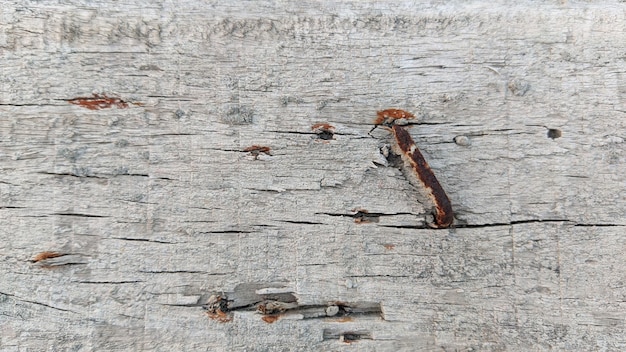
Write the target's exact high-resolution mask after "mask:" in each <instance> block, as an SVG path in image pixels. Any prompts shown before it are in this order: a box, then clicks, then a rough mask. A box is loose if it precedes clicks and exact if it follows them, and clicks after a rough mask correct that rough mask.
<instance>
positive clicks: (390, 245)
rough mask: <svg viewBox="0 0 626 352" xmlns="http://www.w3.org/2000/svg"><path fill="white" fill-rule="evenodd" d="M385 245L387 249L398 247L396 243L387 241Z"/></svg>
mask: <svg viewBox="0 0 626 352" xmlns="http://www.w3.org/2000/svg"><path fill="white" fill-rule="evenodd" d="M383 247H385V249H386V250H388V251H390V250H392V249H394V248H396V245H395V244H391V243H385V244H383Z"/></svg>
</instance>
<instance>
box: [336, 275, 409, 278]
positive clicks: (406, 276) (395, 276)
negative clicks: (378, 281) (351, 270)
mask: <svg viewBox="0 0 626 352" xmlns="http://www.w3.org/2000/svg"><path fill="white" fill-rule="evenodd" d="M346 277H350V278H360V277H392V278H409V277H411V276H409V275H348V276H346Z"/></svg>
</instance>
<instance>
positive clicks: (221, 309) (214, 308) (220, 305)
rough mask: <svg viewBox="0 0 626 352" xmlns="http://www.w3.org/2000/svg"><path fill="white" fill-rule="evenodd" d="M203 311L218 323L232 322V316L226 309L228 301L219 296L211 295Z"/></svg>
mask: <svg viewBox="0 0 626 352" xmlns="http://www.w3.org/2000/svg"><path fill="white" fill-rule="evenodd" d="M205 309H206V310H207V312H206V314H207V315H208V316H209V318H211V319H213V320H216V321H218V322H220V323H228V322H230V321H232V320H233V316H232V314H230V310H229V309H228V300H226V298H225V297H222V296H221V295H211V297H209V300H208V302H207V305H206V306H205Z"/></svg>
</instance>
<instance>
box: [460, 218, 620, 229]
mask: <svg viewBox="0 0 626 352" xmlns="http://www.w3.org/2000/svg"><path fill="white" fill-rule="evenodd" d="M534 223H565V224H571V225H573V226H581V227H611V226H626V225H625V224H611V223H605V224H579V223H574V222H573V221H570V220H567V219H545V220H543V219H528V220H516V221H511V222H503V223H490V224H457V225H456V226H454V227H456V228H483V227H496V226H511V225H519V224H534Z"/></svg>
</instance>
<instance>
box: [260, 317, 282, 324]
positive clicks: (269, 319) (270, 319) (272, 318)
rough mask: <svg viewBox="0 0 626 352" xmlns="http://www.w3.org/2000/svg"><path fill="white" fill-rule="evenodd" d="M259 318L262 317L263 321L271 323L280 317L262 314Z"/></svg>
mask: <svg viewBox="0 0 626 352" xmlns="http://www.w3.org/2000/svg"><path fill="white" fill-rule="evenodd" d="M261 319H263V321H264V322H266V323H268V324H271V323H273V322H275V321H276V320H278V319H280V315H264V316H262V317H261Z"/></svg>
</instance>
